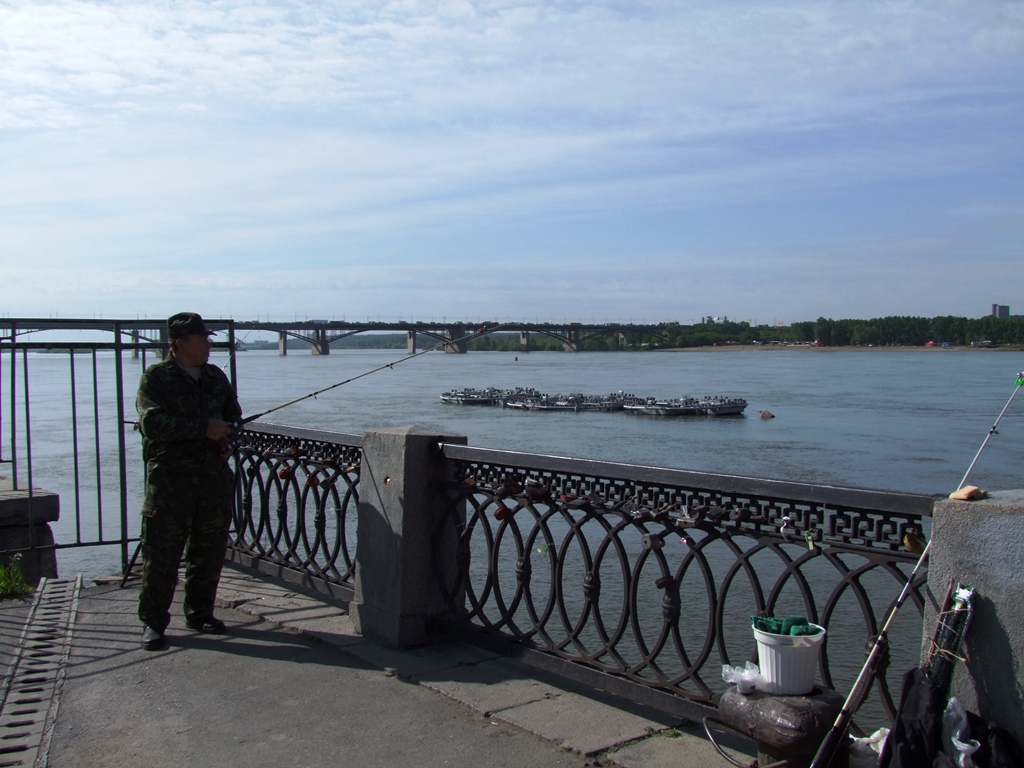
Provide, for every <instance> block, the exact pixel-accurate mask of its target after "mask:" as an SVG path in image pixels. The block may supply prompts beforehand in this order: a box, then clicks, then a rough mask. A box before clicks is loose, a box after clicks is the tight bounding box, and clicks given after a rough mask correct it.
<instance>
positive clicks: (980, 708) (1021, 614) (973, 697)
mask: <svg viewBox="0 0 1024 768" xmlns="http://www.w3.org/2000/svg"><path fill="white" fill-rule="evenodd" d="M1022 552H1024V491H1021V490H1015V491H999V492H995V493H992V494H991V495H990V496H989V498H987V499H981V500H978V501H951V500H944V501H940V502H938V503H936V505H935V512H934V520H933V526H932V544H931V549H930V550H929V563H928V599H927V600H926V602H925V616H924V647H923V650H922V653H923V656H922V658H925V657H926V656H927V653H928V647H927V646H928V643H929V641H930V639H931V636H932V633H933V631H934V627H935V624H936V620H937V613H938V610H939V608H940V607H941V605H942V601H943V599H944V598H945V595H946V590H947V588H948V586H949V582H950V581H954V582H962V583H963V584H965V585H966V586H969V587H973V588H974V592H975V597H974V600H973V609H974V611H973V616H972V619H971V625H970V627H969V628H968V630H967V636H966V638H965V642H964V648H965V651H966V658H967V663H966V664H957V666H956V668H955V671H954V675H953V684H952V688H951V690H950V695H951V696H956V697H957V698H958V699H959V700H960V702H961V703H962V704H963V705H964V706H965V707H966V708H967V709H969V710H971V711H974V712H977V713H978V714H979V715H981V716H982V717H983V718H985V719H987V720H992V721H994V722H996V723H998V724H999V725H1001V726H1003V727H1004V728H1006V729H1007V730H1008V731H1010V732H1011V733H1012V734H1013V735H1014V736H1015V737H1016V738H1017V740H1018V741H1019V742H1020V743H1024V711H1022V710H1021V706H1020V702H1021V701H1024V670H1022V669H1021V660H1022V659H1024V571H1022V570H1021V567H1020V562H1021V553H1022Z"/></svg>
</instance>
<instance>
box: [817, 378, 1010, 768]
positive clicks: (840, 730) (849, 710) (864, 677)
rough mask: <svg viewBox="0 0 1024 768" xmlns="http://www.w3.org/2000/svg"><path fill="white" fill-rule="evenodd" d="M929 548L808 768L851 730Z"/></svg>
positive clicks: (824, 759) (825, 758) (828, 756)
mask: <svg viewBox="0 0 1024 768" xmlns="http://www.w3.org/2000/svg"><path fill="white" fill-rule="evenodd" d="M1022 386H1024V372H1019V373H1018V374H1017V380H1016V386H1015V387H1014V389H1013V394H1011V395H1010V399H1009V400H1007V401H1006V405H1004V406H1003V410H1001V411H1000V412H999V416H998V417H997V418H996V420H995V423H994V424H993V425H992V428H991V429H990V430H989V431H988V434H987V435H986V436H985V439H984V441H982V443H981V447H980V448H979V449H978V452H977V454H975V456H974V460H973V461H972V462H971V465H970V466H969V467H968V468H967V472H966V473H965V474H964V476H963V479H962V480H961V481H960V485H958V486H957V487H956V490H957V491H959V490H960V489H961V488H963V487H964V484H965V483H966V482H967V478H968V477H969V476H970V474H971V471H972V470H973V469H974V465H975V464H976V463H977V462H978V458H979V457H980V456H981V453H982V451H984V450H985V446H986V445H988V441H989V440H991V439H992V435H997V434H999V433H998V432H997V431H996V427H998V426H999V421H1000V420H1001V419H1002V418H1003V414H1005V413H1006V411H1007V409H1008V408H1009V407H1010V403H1012V402H1013V398H1015V397H1016V396H1017V393H1018V392H1019V391H1020V388H1021V387H1022ZM954 493H956V491H954ZM931 547H932V540H931V538H929V539H928V543H927V544H925V547H924V550H923V551H922V552H921V555H920V557H918V558H917V563H916V564H915V565H914V569H913V570H912V571H911V572H910V575H909V576H907V580H906V583H904V585H903V589H902V590H901V591H900V596H899V597H898V598H896V602H895V603H894V604H893V606H892V608H891V609H890V610H889V615H888V617H887V618H886V620H885V623H884V624H883V625H882V629H881V631H879V633H878V636H877V637H876V638H875V642H874V645H872V646H871V651H870V653H868V658H867V661H866V662H864V666H863V667H862V668H861V671H860V674H859V675H858V676H857V680H856V682H854V684H853V689H852V690H851V691H850V695H849V696H847V698H846V701H845V702H844V704H843V708H842V710H840V712H839V716H838V717H837V718H836V722H835V724H834V725H833V726H832V730H831V731H829V732H828V735H827V736H826V737H825V739H824V740H823V741H822V742H821V746H820V747H819V748H818V751H817V753H816V754H815V755H814V760H813V761H811V766H810V768H823V767H824V766H827V765H828V764H829V763H830V762H831V760H832V758H833V757H834V756H835V754H836V752H837V751H838V750H839V745H840V743H841V742H842V740H843V738H844V737H845V736H846V732H847V730H848V729H849V727H850V721H851V720H853V715H854V713H856V711H857V710H858V709H860V705H861V704H862V703H863V702H864V699H865V698H867V694H868V690H869V689H870V687H871V683H872V680H873V677H874V674H875V667H877V665H878V664H879V662H880V659H881V656H882V653H883V649H884V647H885V646H887V645H888V644H889V639H888V632H889V627H890V626H891V625H892V622H893V619H895V618H896V613H897V612H898V611H899V609H900V608H901V607H902V606H903V603H904V602H905V601H906V599H907V596H908V595H909V594H910V588H911V586H912V585H913V583H914V579H915V577H916V576H917V573H918V571H920V570H921V566H922V565H923V564H924V561H925V560H926V559H927V558H928V550H930V549H931Z"/></svg>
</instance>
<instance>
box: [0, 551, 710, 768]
mask: <svg viewBox="0 0 1024 768" xmlns="http://www.w3.org/2000/svg"><path fill="white" fill-rule="evenodd" d="M179 592H180V590H179ZM137 599H138V588H137V586H133V584H132V582H129V586H128V588H126V589H124V590H121V589H119V588H118V586H117V583H116V581H113V580H112V583H109V584H104V585H101V586H95V587H88V588H85V589H83V590H82V592H81V596H80V598H79V601H78V605H77V618H76V621H75V624H74V629H73V639H72V643H71V652H70V655H69V658H68V663H67V669H66V673H65V676H64V680H63V685H62V687H61V690H60V693H59V697H58V701H57V703H58V705H59V706H58V707H57V710H56V717H55V718H53V717H51V732H50V734H49V750H48V757H49V762H48V764H49V765H50V766H57V767H58V768H65V767H66V768H97V767H99V766H115V765H116V766H124V765H133V764H138V765H140V766H141V765H144V766H147V767H151V768H163V767H164V766H166V767H167V768H176V767H177V766H211V767H212V766H217V767H218V768H236V767H237V768H262V767H263V766H266V767H268V768H270V767H274V768H283V767H288V768H301V767H302V766H310V767H311V768H312V767H319V766H329V765H335V764H339V763H343V764H345V765H347V766H356V767H359V766H394V765H407V766H424V767H426V768H433V767H434V766H463V765H465V766H470V765H472V766H481V765H486V766H488V768H491V767H493V768H504V767H505V766H523V765H528V766H539V767H540V768H547V766H564V767H569V766H581V767H582V766H611V765H615V766H622V767H623V768H669V767H670V766H671V768H693V767H696V766H719V765H720V766H727V765H728V764H727V763H726V762H725V761H724V760H723V759H722V758H721V756H719V755H718V754H717V753H716V752H715V751H714V750H713V748H712V747H711V745H710V744H709V743H708V741H707V740H706V738H705V737H704V735H703V729H702V728H701V727H700V726H699V725H696V724H688V723H679V722H677V721H673V720H672V719H671V718H669V717H667V716H664V715H661V714H659V713H656V712H651V711H645V710H643V709H641V708H638V707H636V706H633V705H630V704H628V703H625V702H622V701H621V700H615V699H613V698H611V697H608V696H607V695H605V694H603V693H602V692H600V691H594V690H586V689H582V688H579V687H576V686H574V685H571V684H566V683H564V682H559V681H557V680H555V679H552V678H546V677H539V676H538V672H537V671H536V670H534V669H531V668H527V667H526V666H524V665H520V664H518V663H516V662H514V661H511V660H508V659H505V658H503V657H500V656H497V655H495V654H493V653H489V652H487V651H483V650H481V649H478V648H475V647H473V646H470V645H466V644H463V643H459V642H445V643H440V644H435V645H430V646H426V647H422V648H418V649H414V650H407V651H396V650H392V649H389V648H385V647H383V646H381V645H378V644H377V643H374V642H371V641H368V640H365V639H363V638H362V637H361V636H359V635H357V634H356V633H355V631H354V630H353V628H352V622H351V620H350V618H349V616H348V615H347V613H346V611H345V610H344V607H343V606H339V605H338V604H335V603H328V602H325V601H323V600H322V599H320V598H319V597H317V596H315V595H308V594H304V593H301V592H299V591H296V590H294V589H293V588H289V587H287V586H284V585H281V584H278V583H274V582H270V581H269V580H265V579H263V578H262V577H260V576H258V575H255V574H252V573H251V572H248V571H242V570H237V569H235V568H234V567H232V566H230V565H229V566H227V567H225V570H224V576H223V579H222V582H221V587H220V591H219V595H218V604H219V606H220V607H219V609H218V615H219V616H220V618H222V619H223V620H224V621H225V622H227V624H228V633H227V634H225V635H222V636H210V635H201V634H197V633H194V632H191V631H189V630H187V629H186V628H185V627H184V621H183V618H182V616H181V607H180V603H178V604H177V605H176V606H175V608H173V609H172V617H173V618H172V623H171V626H170V627H169V628H168V633H167V636H168V640H169V643H168V647H167V649H165V650H163V651H159V652H146V651H143V650H141V649H140V648H139V644H138V641H139V636H140V634H141V625H140V624H139V622H138V619H137V617H136V615H135V608H136V602H137ZM27 613H28V610H27V608H26V604H25V603H22V602H20V601H16V600H15V601H12V600H6V601H0V671H3V672H6V671H7V666H5V665H9V664H10V663H11V662H10V659H11V658H12V657H13V655H14V654H13V652H12V650H11V645H12V643H16V642H17V636H18V632H17V631H16V628H17V625H18V624H19V622H24V620H25V615H26V614H27ZM52 711H53V710H52V709H51V713H52ZM0 725H2V724H0Z"/></svg>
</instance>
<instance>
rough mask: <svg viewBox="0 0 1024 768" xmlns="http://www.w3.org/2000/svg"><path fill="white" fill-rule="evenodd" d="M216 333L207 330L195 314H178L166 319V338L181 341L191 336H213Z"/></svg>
mask: <svg viewBox="0 0 1024 768" xmlns="http://www.w3.org/2000/svg"><path fill="white" fill-rule="evenodd" d="M216 333H217V332H216V331H211V330H208V329H207V327H206V324H205V323H203V318H201V317H200V316H199V315H197V314H196V313H195V312H179V313H178V314H176V315H171V316H170V317H169V318H167V336H168V337H169V338H171V339H181V338H184V337H185V336H191V335H193V334H195V335H197V336H213V335H214V334H216Z"/></svg>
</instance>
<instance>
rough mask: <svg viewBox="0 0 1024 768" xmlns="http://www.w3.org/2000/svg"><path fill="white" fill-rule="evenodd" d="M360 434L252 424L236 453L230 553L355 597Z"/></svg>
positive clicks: (279, 573)
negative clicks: (233, 513) (233, 515)
mask: <svg viewBox="0 0 1024 768" xmlns="http://www.w3.org/2000/svg"><path fill="white" fill-rule="evenodd" d="M361 443H362V438H361V437H360V436H359V435H346V434H340V433H333V432H319V431H315V430H309V429H297V428H294V427H283V426H277V425H273V424H260V423H253V424H250V425H249V426H248V427H247V428H246V431H245V432H244V433H243V442H242V444H241V445H240V446H239V449H238V451H237V453H236V459H237V461H236V465H235V483H236V490H237V494H236V500H235V519H234V525H233V531H232V533H231V544H230V551H231V555H230V556H231V557H232V558H233V559H235V560H237V561H238V562H242V563H244V564H246V565H249V566H251V567H255V568H258V569H259V570H261V571H265V572H269V573H272V574H274V575H277V576H280V577H283V578H289V579H291V580H298V581H302V582H303V583H305V584H307V585H308V586H311V587H313V588H314V589H319V590H321V591H325V592H328V593H330V594H334V595H336V596H340V597H342V598H345V599H350V598H351V597H352V591H353V589H354V582H355V545H356V537H355V521H356V505H357V504H358V501H359V492H358V482H359V469H360V462H361V450H360V445H361Z"/></svg>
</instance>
